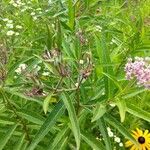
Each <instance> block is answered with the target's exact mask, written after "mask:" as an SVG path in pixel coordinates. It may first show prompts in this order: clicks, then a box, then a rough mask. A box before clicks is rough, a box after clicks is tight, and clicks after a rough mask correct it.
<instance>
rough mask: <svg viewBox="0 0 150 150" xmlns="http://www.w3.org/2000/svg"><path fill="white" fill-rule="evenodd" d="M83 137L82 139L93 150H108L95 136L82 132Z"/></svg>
mask: <svg viewBox="0 0 150 150" xmlns="http://www.w3.org/2000/svg"><path fill="white" fill-rule="evenodd" d="M81 137H82V139H83V140H84V141H85V142H86V143H87V144H88V145H90V146H91V148H92V149H95V150H106V149H105V147H104V145H103V144H102V143H101V142H99V141H98V140H96V138H95V137H93V135H91V134H90V133H86V132H83V131H82V132H81Z"/></svg>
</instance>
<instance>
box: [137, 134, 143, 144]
mask: <svg viewBox="0 0 150 150" xmlns="http://www.w3.org/2000/svg"><path fill="white" fill-rule="evenodd" d="M138 142H139V143H140V144H144V143H145V138H144V137H143V136H140V137H139V138H138Z"/></svg>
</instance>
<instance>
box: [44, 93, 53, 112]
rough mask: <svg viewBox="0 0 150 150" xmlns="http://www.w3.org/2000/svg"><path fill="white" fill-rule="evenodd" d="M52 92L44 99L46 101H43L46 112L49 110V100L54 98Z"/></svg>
mask: <svg viewBox="0 0 150 150" xmlns="http://www.w3.org/2000/svg"><path fill="white" fill-rule="evenodd" d="M52 95H53V94H52V93H50V94H49V95H48V96H47V97H46V98H45V99H44V103H43V110H44V113H45V114H46V113H47V111H48V106H49V102H50V100H51V98H52Z"/></svg>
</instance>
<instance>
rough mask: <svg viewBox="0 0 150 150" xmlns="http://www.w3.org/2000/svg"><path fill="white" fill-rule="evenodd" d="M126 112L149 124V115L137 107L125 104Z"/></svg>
mask: <svg viewBox="0 0 150 150" xmlns="http://www.w3.org/2000/svg"><path fill="white" fill-rule="evenodd" d="M127 112H129V113H130V114H132V115H134V116H136V117H138V118H141V119H143V120H146V121H148V122H150V113H149V112H147V111H144V110H142V109H140V108H139V107H137V106H135V105H133V104H131V103H127Z"/></svg>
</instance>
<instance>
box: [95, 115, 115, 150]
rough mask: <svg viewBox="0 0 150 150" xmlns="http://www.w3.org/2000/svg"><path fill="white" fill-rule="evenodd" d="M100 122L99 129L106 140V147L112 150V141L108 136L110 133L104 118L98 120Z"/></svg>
mask: <svg viewBox="0 0 150 150" xmlns="http://www.w3.org/2000/svg"><path fill="white" fill-rule="evenodd" d="M97 122H98V125H99V129H100V132H101V134H102V136H103V138H104V143H105V147H106V149H107V150H112V149H113V148H112V145H111V140H110V137H109V136H108V132H107V126H106V123H105V120H104V118H103V117H102V118H100V119H98V120H97Z"/></svg>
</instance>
